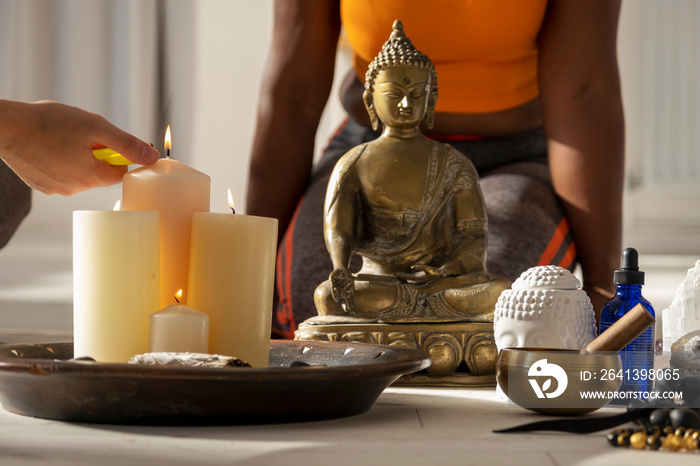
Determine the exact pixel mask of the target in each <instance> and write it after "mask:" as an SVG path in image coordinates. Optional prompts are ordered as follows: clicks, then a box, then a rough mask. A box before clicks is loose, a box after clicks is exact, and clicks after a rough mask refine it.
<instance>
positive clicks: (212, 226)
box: [188, 213, 277, 367]
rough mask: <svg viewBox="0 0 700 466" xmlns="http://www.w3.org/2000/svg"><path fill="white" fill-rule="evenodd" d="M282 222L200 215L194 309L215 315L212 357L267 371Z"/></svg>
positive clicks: (193, 264) (195, 230)
mask: <svg viewBox="0 0 700 466" xmlns="http://www.w3.org/2000/svg"><path fill="white" fill-rule="evenodd" d="M276 251H277V220H276V219H272V218H265V217H255V216H250V215H237V214H216V213H195V214H194V216H193V220H192V247H191V251H190V252H191V256H190V275H189V287H190V296H189V301H188V304H189V305H190V306H192V307H194V308H195V309H197V310H199V311H201V312H204V313H205V314H207V315H209V352H210V353H213V354H222V355H225V356H234V357H237V358H239V359H242V360H244V361H247V362H248V363H250V365H252V366H253V367H267V366H268V363H269V350H270V324H271V321H272V298H273V292H274V276H275V254H276Z"/></svg>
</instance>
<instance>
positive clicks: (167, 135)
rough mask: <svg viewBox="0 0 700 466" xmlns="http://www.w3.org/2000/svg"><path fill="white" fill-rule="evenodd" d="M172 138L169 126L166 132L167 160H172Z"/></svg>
mask: <svg viewBox="0 0 700 466" xmlns="http://www.w3.org/2000/svg"><path fill="white" fill-rule="evenodd" d="M171 141H172V140H171V137H170V125H168V127H167V129H166V130H165V156H166V157H167V158H170V149H171V148H172V142H171Z"/></svg>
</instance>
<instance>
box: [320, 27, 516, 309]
mask: <svg viewBox="0 0 700 466" xmlns="http://www.w3.org/2000/svg"><path fill="white" fill-rule="evenodd" d="M363 98H364V102H365V106H366V107H367V111H368V112H369V114H370V118H371V121H372V125H373V126H374V127H375V129H377V126H378V123H379V121H381V122H382V123H383V125H384V129H383V132H382V134H381V136H380V137H379V138H378V139H376V140H374V141H371V142H368V143H365V144H362V145H360V146H357V147H355V148H354V149H352V150H351V151H349V152H348V153H347V154H345V155H344V156H343V158H341V159H340V160H339V162H338V163H337V165H336V167H335V170H334V172H333V175H332V176H331V180H330V182H329V185H328V193H327V195H326V204H325V211H324V212H325V217H324V235H325V239H326V246H327V248H328V251H329V253H330V256H331V260H332V262H333V271H332V272H331V274H330V278H329V280H328V281H325V282H323V283H322V284H321V285H320V286H319V287H318V288H317V289H316V294H315V297H314V298H315V303H316V308H317V310H318V312H319V314H320V315H334V316H354V317H358V318H362V319H369V320H375V321H381V322H396V321H401V322H407V321H426V320H427V321H455V320H458V321H464V320H466V321H471V322H493V311H494V308H495V304H496V301H497V300H498V297H499V295H500V293H501V291H503V290H504V289H506V288H508V287H509V286H510V281H508V280H506V279H504V278H500V277H495V276H492V275H490V274H489V273H488V271H487V270H486V226H487V219H486V210H485V207H484V200H483V197H482V194H481V190H480V188H479V179H478V175H477V172H476V169H475V168H474V166H473V164H472V163H471V162H470V161H469V159H468V158H466V157H465V156H463V155H462V154H460V153H459V152H457V150H455V149H454V148H453V147H452V146H450V145H448V144H443V143H440V142H438V141H435V140H431V139H428V138H427V137H425V136H424V135H423V134H422V133H421V132H420V129H419V124H420V123H421V121H422V120H423V118H424V117H427V118H426V119H427V125H428V127H430V126H431V124H432V118H433V115H434V112H435V103H436V101H437V74H436V72H435V67H434V66H433V63H432V62H431V61H430V59H429V58H428V57H427V56H426V55H424V54H423V53H421V52H420V51H418V50H417V49H416V48H415V47H414V46H413V45H412V43H411V41H410V40H409V39H408V38H407V37H406V36H405V34H404V32H403V27H402V25H401V22H400V21H396V22H395V23H394V31H393V32H392V35H391V38H390V39H389V41H388V42H387V43H386V44H384V47H383V48H382V50H381V52H380V53H379V55H378V56H377V57H376V58H375V59H374V60H373V61H372V62H371V63H370V65H369V70H368V71H367V75H366V84H365V92H364V95H363ZM352 253H356V254H359V255H360V256H361V257H362V267H361V269H360V270H359V272H357V273H355V274H351V273H350V271H349V270H348V265H349V263H350V257H351V254H352Z"/></svg>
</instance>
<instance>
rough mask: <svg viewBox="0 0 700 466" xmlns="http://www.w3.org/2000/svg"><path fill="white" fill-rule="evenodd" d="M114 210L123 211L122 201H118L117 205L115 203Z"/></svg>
mask: <svg viewBox="0 0 700 466" xmlns="http://www.w3.org/2000/svg"><path fill="white" fill-rule="evenodd" d="M112 210H114V211H117V210H122V201H121V200H118V201H117V202H115V203H114V209H112Z"/></svg>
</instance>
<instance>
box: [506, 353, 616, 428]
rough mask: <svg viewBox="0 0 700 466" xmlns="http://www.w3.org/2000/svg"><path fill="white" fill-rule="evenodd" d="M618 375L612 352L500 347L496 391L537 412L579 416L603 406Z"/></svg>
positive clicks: (614, 388) (614, 386) (613, 387)
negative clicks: (499, 390) (497, 387)
mask: <svg viewBox="0 0 700 466" xmlns="http://www.w3.org/2000/svg"><path fill="white" fill-rule="evenodd" d="M621 376H622V361H621V360H620V356H619V355H618V354H617V353H612V352H600V353H590V354H582V353H581V352H580V351H579V350H570V349H554V348H504V349H503V350H501V352H500V353H499V355H498V360H497V362H496V380H497V382H498V385H499V386H500V387H501V390H503V392H504V393H505V394H506V395H507V396H508V398H509V399H510V400H511V401H512V402H513V403H515V404H516V405H518V406H520V407H521V408H525V409H529V410H531V411H535V412H537V413H541V414H554V415H580V414H586V413H590V412H593V411H595V410H597V409H599V408H602V407H603V406H605V405H606V404H607V403H608V402H609V401H610V400H611V399H612V398H613V396H614V393H615V392H617V391H618V390H619V388H620V386H621V385H622V379H621ZM582 392H586V393H596V395H591V396H590V397H584V396H582V395H581V394H582Z"/></svg>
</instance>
